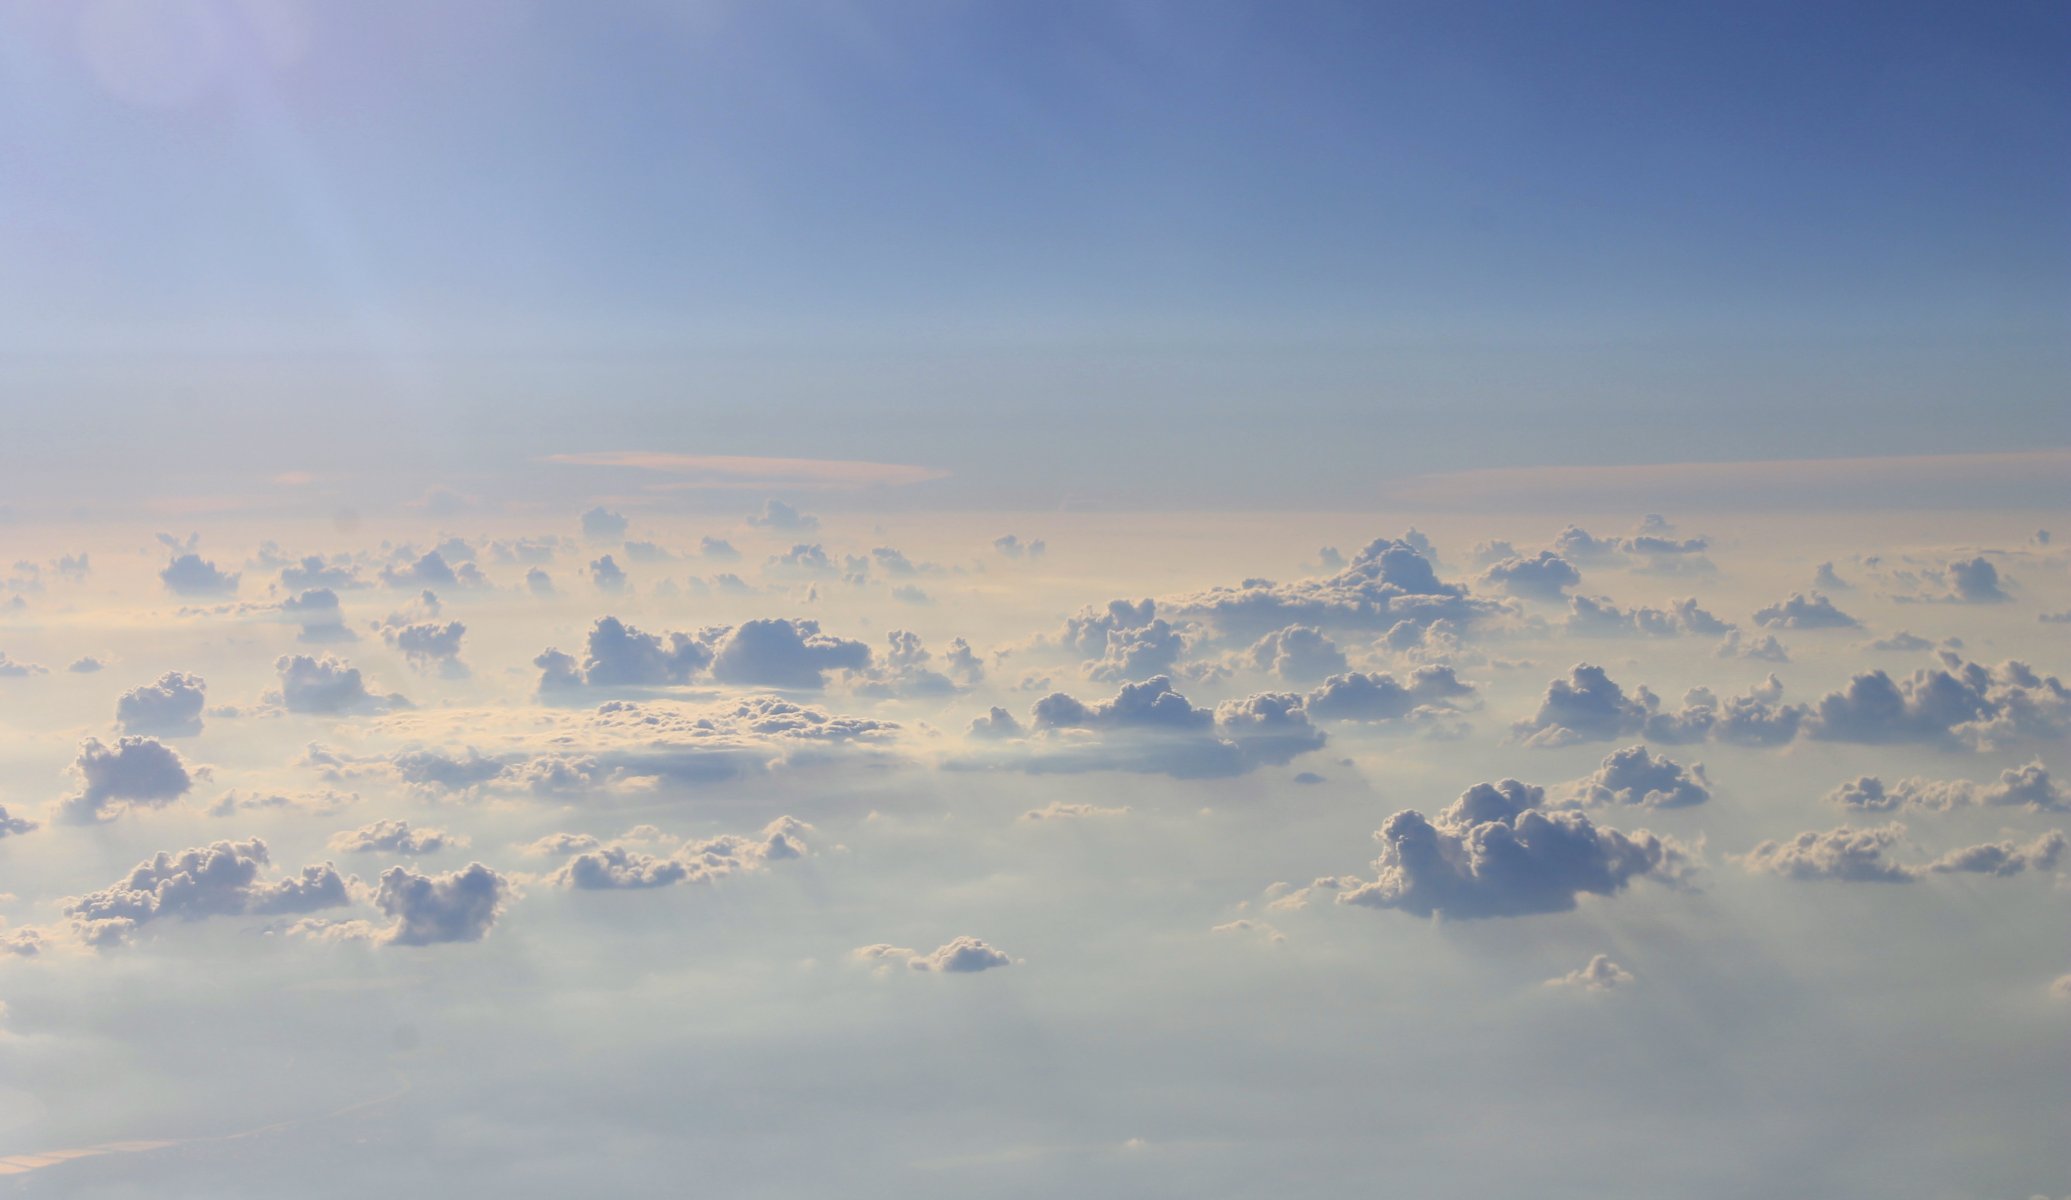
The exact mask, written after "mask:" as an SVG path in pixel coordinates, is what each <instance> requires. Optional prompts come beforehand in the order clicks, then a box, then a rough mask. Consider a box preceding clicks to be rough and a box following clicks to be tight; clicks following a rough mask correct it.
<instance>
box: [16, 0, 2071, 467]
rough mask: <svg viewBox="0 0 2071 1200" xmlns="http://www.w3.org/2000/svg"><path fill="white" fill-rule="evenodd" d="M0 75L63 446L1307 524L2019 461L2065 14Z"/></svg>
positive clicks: (1669, 20) (753, 9) (584, 21)
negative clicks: (1822, 464) (1042, 471)
mask: <svg viewBox="0 0 2071 1200" xmlns="http://www.w3.org/2000/svg"><path fill="white" fill-rule="evenodd" d="M132 10H134V11H132ZM82 11H84V12H85V13H86V14H87V17H88V18H93V19H82V18H81V17H80V16H79V13H80V12H82ZM139 12H141V13H144V14H146V16H147V18H148V19H147V20H146V21H145V23H144V24H143V25H141V26H140V25H138V24H136V23H135V21H134V18H135V17H136V15H137V13H139ZM97 13H98V14H102V15H101V16H100V17H98V18H96V17H95V14H97ZM0 44H4V48H0V56H4V57H0V63H4V70H0V76H4V79H0V88H4V92H0V97H4V106H5V111H6V112H7V113H8V114H9V116H8V117H7V118H6V124H5V138H6V141H7V143H8V150H7V153H6V154H5V155H4V158H0V171H4V172H5V177H6V186H5V188H4V191H0V218H4V219H0V257H4V259H5V261H6V262H7V263H8V270H7V272H6V274H5V278H4V281H0V327H4V329H5V332H4V334H0V339H4V340H0V345H4V347H5V349H6V351H7V356H6V360H5V364H4V367H0V370H4V371H5V380H4V381H5V382H6V384H7V390H8V392H9V393H10V395H11V396H12V397H14V399H12V400H11V401H10V403H12V404H15V405H17V406H20V407H23V408H26V409H28V410H29V412H28V413H27V414H25V415H27V416H28V417H29V418H30V419H32V420H35V421H39V422H46V421H47V422H49V423H50V424H49V427H48V428H47V430H46V432H45V436H47V437H49V438H58V439H62V438H67V437H71V438H75V439H77V440H78V444H82V445H83V444H85V443H88V442H90V443H92V444H93V445H94V446H96V447H97V448H98V449H99V450H100V452H101V454H102V455H104V456H106V455H117V454H121V453H123V452H125V450H126V451H127V452H128V453H129V454H131V455H132V457H133V458H134V459H136V460H138V461H142V460H144V459H148V458H151V457H156V458H158V459H159V460H161V461H162V460H163V459H164V458H165V456H166V451H167V449H168V446H169V445H171V446H177V447H179V448H180V449H181V450H183V451H186V452H187V453H189V454H191V455H193V456H197V457H196V458H195V461H196V462H197V463H199V462H202V461H207V462H209V463H210V465H211V466H213V467H220V466H221V465H222V463H219V462H216V461H215V460H213V459H210V458H209V456H210V455H211V453H212V451H211V449H210V447H211V446H212V445H214V446H221V445H224V444H225V443H226V442H227V443H228V444H230V445H233V446H234V447H235V449H236V452H237V453H238V454H241V455H245V456H246V457H249V455H250V452H251V451H252V450H253V449H255V445H254V443H255V442H256V443H259V444H260V447H262V448H261V453H262V454H263V455H265V456H267V457H269V458H272V459H277V460H280V461H281V469H292V468H295V467H297V466H302V465H307V464H298V463H295V462H292V461H288V460H289V459H292V458H294V457H296V454H297V448H296V446H295V444H294V443H292V442H290V441H289V440H288V439H285V438H281V437H278V436H274V435H272V434H269V433H268V432H266V430H265V427H266V426H268V425H269V424H272V423H273V422H270V421H269V420H268V416H269V414H275V413H278V412H280V411H282V410H283V409H294V410H300V411H302V412H303V413H304V414H305V415H307V416H309V417H310V418H311V419H320V417H319V414H321V413H322V412H324V411H328V410H335V409H338V408H348V409H352V410H355V411H379V412H387V413H390V414H392V417H393V419H392V420H390V421H384V422H379V423H378V424H380V425H381V426H383V427H384V428H386V427H391V426H392V425H393V424H394V422H395V421H405V422H407V423H408V424H409V425H410V426H411V427H412V428H414V429H416V430H418V431H420V432H421V434H422V436H424V437H426V438H430V439H434V440H436V441H437V442H438V444H439V449H438V453H437V454H436V456H435V458H436V460H437V461H438V462H440V463H443V464H445V465H446V466H447V467H448V469H451V468H452V467H453V466H454V465H455V464H457V463H460V462H463V461H467V462H469V463H470V464H471V466H472V468H473V469H476V470H477V471H479V472H493V471H494V470H496V469H499V468H501V467H508V466H509V465H510V464H512V463H514V462H520V461H523V460H524V459H525V458H526V457H527V456H529V455H533V454H538V453H544V452H552V451H555V450H571V449H572V450H593V449H607V448H619V447H620V446H622V445H623V444H625V442H626V440H627V437H628V436H629V435H632V434H635V433H637V434H639V435H640V436H641V437H642V438H643V439H644V444H650V445H660V446H662V447H664V448H669V449H678V450H683V451H687V452H707V453H750V454H781V453H802V454H812V455H819V456H824V457H868V458H890V459H893V460H895V461H903V460H909V459H916V458H917V459H920V460H923V461H928V462H931V463H935V464H937V465H943V466H947V467H951V468H954V469H956V470H958V471H960V472H964V473H968V472H971V471H973V470H978V471H984V472H988V473H991V474H993V475H995V476H997V477H999V478H1001V479H1002V480H1003V481H1006V482H1010V483H1011V484H1012V485H1013V486H1012V488H1011V489H1010V490H1011V491H1012V493H1013V499H1015V500H1018V501H1020V502H1022V503H1029V504H1036V505H1042V504H1048V503H1051V502H1054V501H1056V500H1057V499H1058V493H1059V491H1060V489H1059V488H1058V487H1057V481H1058V479H1059V478H1062V479H1064V480H1065V481H1066V482H1067V483H1076V484H1077V485H1078V487H1079V488H1080V490H1081V491H1084V490H1087V489H1089V488H1091V489H1092V490H1099V488H1101V487H1104V488H1106V489H1107V491H1108V492H1109V493H1111V497H1110V498H1111V499H1112V500H1114V501H1115V502H1120V503H1132V504H1138V505H1142V504H1155V503H1156V502H1157V501H1158V500H1159V499H1160V498H1161V497H1173V498H1176V499H1177V500H1178V502H1180V503H1183V504H1189V505H1207V506H1212V504H1213V501H1214V498H1215V492H1214V489H1209V488H1203V487H1199V486H1196V485H1194V484H1193V483H1192V482H1191V480H1192V478H1193V477H1194V476H1195V475H1198V474H1199V473H1200V469H1201V468H1203V467H1205V468H1207V469H1208V470H1209V472H1210V473H1213V474H1218V475H1219V476H1221V477H1222V478H1223V479H1224V480H1226V481H1227V482H1225V483H1223V484H1222V485H1221V486H1222V487H1223V489H1224V490H1225V491H1227V489H1229V488H1232V487H1234V488H1236V489H1237V491H1238V495H1237V496H1236V497H1235V498H1236V499H1238V500H1239V501H1241V502H1247V503H1257V502H1265V501H1267V500H1268V499H1271V500H1273V501H1274V502H1280V503H1285V502H1287V499H1288V498H1287V497H1285V496H1284V495H1277V494H1276V493H1275V487H1274V485H1273V483H1272V479H1273V478H1275V477H1278V478H1281V479H1283V480H1284V477H1285V475H1286V473H1287V468H1288V467H1290V466H1294V465H1297V464H1300V463H1302V462H1307V463H1308V464H1309V474H1310V476H1311V478H1310V481H1309V483H1308V485H1307V488H1308V491H1309V492H1313V493H1314V495H1313V496H1309V495H1307V494H1305V495H1304V496H1303V497H1302V498H1301V499H1303V500H1309V501H1311V502H1313V503H1316V504H1318V505H1319V506H1326V507H1327V506H1330V505H1332V504H1338V505H1343V504H1347V503H1352V502H1360V501H1363V500H1365V499H1367V497H1363V496H1361V495H1359V494H1358V492H1357V488H1356V486H1354V482H1356V480H1357V479H1358V478H1359V477H1360V476H1362V475H1363V474H1365V473H1370V472H1373V471H1383V472H1389V471H1402V470H1408V469H1430V468H1434V467H1436V468H1466V467H1474V466H1481V465H1488V464H1499V465H1528V464H1545V463H1573V464H1593V463H1604V462H1649V461H1675V460H1680V459H1690V458H1701V459H1746V458H1769V457H1798V456H1808V455H1809V456H1824V455H1836V454H1878V453H1936V452H1942V451H1950V450H2012V449H2026V448H2032V447H2033V446H2035V445H2036V444H2037V442H2038V438H2040V439H2041V441H2042V442H2043V443H2044V444H2051V445H2061V444H2064V443H2065V442H2067V441H2071V417H2067V416H2066V413H2067V412H2071V405H2066V404H2065V403H2064V402H2063V401H2064V386H2063V385H2064V381H2065V379H2066V377H2067V374H2071V356H2067V352H2066V350H2065V348H2064V347H2065V344H2066V338H2065V334H2066V330H2067V314H2071V236H2067V234H2071V229H2067V218H2066V215H2065V214H2066V213H2071V168H2067V166H2066V164H2067V163H2071V107H2067V105H2066V103H2065V100H2066V95H2065V92H2066V83H2065V72H2064V69H2063V64H2064V62H2065V61H2066V56H2067V53H2071V14H2067V13H2066V11H2065V10H2064V8H2063V7H2062V6H2061V5H2054V4H1996V5H1987V6H1959V5H1910V4H1907V5H1901V4H1823V5H1816V6H1807V5H1796V4H1731V5H1705V6H1688V5H1648V4H1573V5H1541V6H1531V5H1482V4H1434V5H1412V4H1296V5H1268V6H1257V5H1238V4H1220V3H1187V4H1127V5H1104V4H1052V3H1044V4H1031V3H1011V4H908V3H893V4H880V5H853V6H849V5H834V4H816V5H798V4H780V5H750V4H710V5H663V4H653V5H647V4H621V5H614V6H611V7H610V16H609V19H599V17H598V12H597V10H596V9H594V8H593V7H591V6H587V5H583V6H576V5H566V4H533V3H506V2H497V3H479V4H477V3H451V4H439V5H434V6H422V5H415V4H400V3H381V2H377V3H367V4H353V5H333V6H322V7H318V6H309V7H298V6H293V5H238V4H234V3H229V2H227V0H215V2H208V3H202V2H198V0H189V2H183V3H175V4H166V5H150V6H139V5H132V4H118V3H103V4H100V5H88V6H85V8H84V9H81V7H80V6H75V5H69V4H55V3H15V4H10V5H8V6H6V7H5V8H4V9H0ZM168 402H172V403H177V404H178V405H179V406H180V407H181V408H182V409H184V410H187V411H186V412H185V413H184V414H183V415H182V416H181V417H180V418H179V419H178V420H177V421H176V422H175V421H169V420H168V421H161V420H155V419H153V418H151V417H150V415H149V413H148V410H149V409H151V408H153V407H156V406H159V405H163V404H166V403H168ZM139 407H141V408H142V409H144V410H146V411H145V412H144V413H142V414H141V415H140V414H139V413H138V411H137V410H138V408H139ZM198 408H205V409H207V410H208V411H206V412H196V411H193V410H195V409H198ZM111 413H113V414H120V416H119V417H118V419H117V420H115V421H113V422H112V424H113V425H114V426H115V427H116V428H118V429H135V430H149V433H148V434H145V433H137V434H133V435H131V436H128V437H123V436H121V435H119V434H118V436H116V437H115V438H113V439H111V438H110V436H109V433H108V426H109V425H110V424H111V422H110V421H109V420H107V419H106V418H107V417H108V415H109V414H111ZM743 414H752V416H751V417H750V419H746V420H743V419H741V418H742V415H743ZM82 419H83V420H84V421H86V422H88V424H86V425H82V424H81V422H82ZM1320 425H1329V426H1331V427H1334V428H1341V429H1343V428H1349V429H1351V430H1352V431H1353V432H1354V433H1355V434H1356V435H1357V436H1355V437H1352V438H1348V439H1333V440H1332V443H1331V444H1330V445H1327V446H1318V445H1317V444H1316V443H1315V440H1314V439H1311V438H1307V437H1306V432H1307V431H1308V430H1311V429H1313V428H1315V427H1318V426H1320ZM498 426H503V427H504V428H503V429H502V430H501V431H500V432H499V431H498V429H497V428H496V427H498ZM511 426H517V427H519V428H518V429H512V428H509V427H511ZM38 428H43V427H42V426H41V425H39V426H38ZM1607 428H1616V429H1618V430H1619V435H1618V436H1616V437H1606V436H1605V430H1606V429H1607ZM1096 429H1104V430H1107V431H1109V433H1108V436H1106V437H1105V438H1101V437H1097V436H1095V435H1094V434H1093V433H1092V431H1093V430H1096ZM183 431H186V432H185V433H183ZM1061 431H1070V432H1068V433H1063V432H1061ZM189 435H191V436H189ZM996 437H1004V438H1007V439H1008V440H1010V441H1012V442H1013V443H1014V444H1016V445H1017V446H1020V447H1023V448H1032V449H1034V450H1036V451H1037V452H1038V457H1040V458H1041V459H1042V460H1043V461H1044V462H1045V464H1046V465H1047V469H1048V471H1049V475H1048V476H1046V477H1043V478H1037V477H1034V476H1033V475H1031V476H1030V477H1029V478H1026V479H1024V478H1021V476H1020V474H1019V473H1018V472H1017V471H1016V470H1015V468H1014V464H1013V463H1012V462H1003V461H1001V459H1000V458H999V457H998V456H996V455H992V454H990V453H989V452H988V450H987V445H988V443H989V442H990V441H992V440H993V439H994V438H996ZM324 440H325V441H328V442H330V443H331V444H333V445H338V446H340V447H341V453H343V452H344V451H345V450H346V449H349V451H350V453H352V454H354V455H358V456H360V457H361V458H365V457H366V456H367V455H368V453H369V451H370V449H372V448H373V446H374V445H375V444H378V439H376V440H375V441H374V442H370V440H369V437H368V434H367V431H366V430H364V429H363V428H360V427H359V423H357V422H353V423H341V427H340V428H337V429H336V430H334V431H333V433H332V434H331V436H330V437H329V438H328V439H324ZM190 442H191V443H193V444H192V445H191V446H190V445H189V443H190ZM1405 443H1414V445H1415V446H1416V452H1415V453H1414V454H1411V453H1408V452H1407V451H1405V450H1404V449H1402V448H1401V447H1402V446H1403V445H1404V444H1405ZM1347 445H1354V446H1357V447H1358V448H1359V449H1358V452H1357V454H1356V455H1355V454H1350V453H1348V452H1347V451H1346V450H1345V449H1344V448H1343V447H1345V446H1347ZM1146 446H1154V447H1162V448H1163V449H1164V450H1165V451H1166V452H1165V453H1144V452H1142V451H1143V448H1144V447H1146ZM301 454H302V457H304V458H307V457H309V454H308V452H307V451H303V452H301ZM317 457H319V458H321V451H318V452H317ZM9 459H10V461H9V463H8V464H7V465H10V466H13V467H16V468H17V469H20V470H29V471H32V472H33V471H36V470H39V469H40V468H39V465H38V462H34V461H22V460H20V459H17V458H16V457H15V455H14V454H13V453H12V452H11V453H10V455H9ZM39 459H47V456H39ZM225 461H227V460H225ZM1161 462H1168V463H1169V462H1185V463H1188V464H1193V465H1192V466H1191V467H1189V468H1187V469H1185V470H1179V469H1174V468H1171V467H1169V466H1161V465H1159V464H1160V463H1161ZM1131 464H1134V466H1135V469H1136V470H1137V471H1138V472H1139V473H1148V475H1146V476H1145V477H1144V478H1143V481H1142V487H1141V488H1139V489H1136V490H1129V489H1117V488H1116V487H1115V485H1114V483H1113V480H1114V479H1115V477H1116V473H1117V471H1118V470H1119V469H1121V468H1123V467H1125V466H1129V465H1131ZM319 465H320V464H319ZM130 474H132V475H133V474H134V472H133V471H132V472H130ZM1063 490H1064V491H1069V490H1070V488H1068V487H1067V488H1065V489H1063ZM16 499H17V500H18V499H19V498H16ZM1000 499H1001V497H1000V496H999V495H997V494H996V495H995V496H994V500H995V501H998V500H1000ZM962 502H965V503H968V502H969V498H968V497H965V498H963V500H962ZM1297 502H1299V501H1297Z"/></svg>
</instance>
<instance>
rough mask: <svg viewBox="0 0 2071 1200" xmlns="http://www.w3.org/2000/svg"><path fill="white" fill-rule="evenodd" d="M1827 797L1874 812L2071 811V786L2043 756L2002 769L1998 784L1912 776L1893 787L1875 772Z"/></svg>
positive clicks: (1895, 782)
mask: <svg viewBox="0 0 2071 1200" xmlns="http://www.w3.org/2000/svg"><path fill="white" fill-rule="evenodd" d="M1826 799H1827V802H1828V803H1830V804H1838V805H1840V806H1841V807H1843V808H1853V809H1861V810H1864V811H1869V812H1888V811H1890V810H1892V809H1896V808H1904V807H1912V808H1925V809H1938V810H1947V809H1951V808H1964V807H1968V806H1972V805H1978V806H2019V807H2024V808H2027V809H2029V810H2030V811H2033V812H2045V811H2064V810H2066V809H2071V788H2066V787H2064V786H2063V785H2061V784H2059V783H2057V782H2056V781H2055V780H2053V779H2051V778H2050V775H2049V768H2047V767H2045V766H2043V765H2042V760H2041V759H2039V758H2038V759H2036V760H2035V761H2033V762H2030V763H2028V764H2026V765H2025V766H2019V767H2009V768H2007V769H2006V770H2004V771H2001V772H2000V773H1999V779H1998V781H1997V782H1996V783H1976V782H1973V781H1971V780H1968V779H1920V778H1911V779H1900V780H1896V781H1894V782H1892V783H1890V784H1888V785H1887V784H1886V783H1885V782H1884V781H1883V780H1882V779H1879V778H1878V777H1877V776H1875V775H1864V776H1861V777H1860V778H1857V779H1853V780H1850V781H1849V782H1847V783H1844V784H1842V785H1841V786H1839V787H1837V788H1835V789H1834V790H1833V791H1831V792H1828V793H1827V795H1826Z"/></svg>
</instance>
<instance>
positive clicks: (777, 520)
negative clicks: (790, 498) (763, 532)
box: [747, 500, 820, 533]
mask: <svg viewBox="0 0 2071 1200" xmlns="http://www.w3.org/2000/svg"><path fill="white" fill-rule="evenodd" d="M747 520H748V524H750V525H753V526H755V527H756V528H757V529H768V530H773V531H776V532H780V533H803V532H806V531H809V530H814V529H818V528H819V527H820V518H818V517H815V516H812V515H810V514H808V513H802V512H799V511H798V510H797V509H795V508H793V507H791V506H790V505H788V504H786V503H784V502H783V501H782V500H765V501H763V502H762V511H761V512H759V513H756V514H755V515H753V516H750V517H749V518H748V519H747Z"/></svg>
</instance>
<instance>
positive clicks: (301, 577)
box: [280, 554, 367, 592]
mask: <svg viewBox="0 0 2071 1200" xmlns="http://www.w3.org/2000/svg"><path fill="white" fill-rule="evenodd" d="M280 585H281V586H282V587H284V588H286V589H288V590H289V591H291V592H312V591H344V590H345V589H348V588H356V587H365V586H367V584H366V581H365V580H363V579H361V578H360V577H359V571H358V570H357V569H355V568H354V566H353V565H352V563H351V562H350V561H339V562H327V561H325V560H324V559H322V558H320V557H318V556H317V555H314V554H312V555H309V556H308V557H306V558H304V559H302V561H300V562H294V563H289V564H288V565H287V566H285V567H282V568H281V569H280Z"/></svg>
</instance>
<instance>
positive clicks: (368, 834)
mask: <svg viewBox="0 0 2071 1200" xmlns="http://www.w3.org/2000/svg"><path fill="white" fill-rule="evenodd" d="M465 845H467V839H466V838H464V837H458V836H455V835H454V834H450V833H447V832H446V831H445V830H443V829H412V828H411V827H410V823H409V822H408V821H402V820H381V821H375V822H373V823H372V824H369V825H362V826H360V827H359V828H358V829H351V830H346V831H345V832H343V833H336V834H332V835H331V841H330V846H331V849H333V850H336V851H337V852H339V853H340V854H375V853H386V854H433V853H436V852H438V851H440V850H445V849H449V848H452V847H457V846H465Z"/></svg>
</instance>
